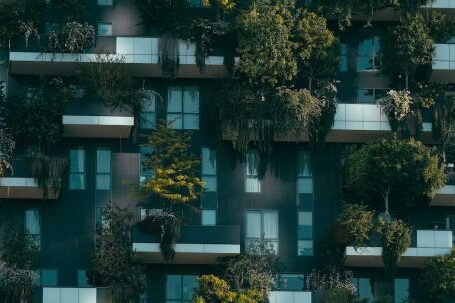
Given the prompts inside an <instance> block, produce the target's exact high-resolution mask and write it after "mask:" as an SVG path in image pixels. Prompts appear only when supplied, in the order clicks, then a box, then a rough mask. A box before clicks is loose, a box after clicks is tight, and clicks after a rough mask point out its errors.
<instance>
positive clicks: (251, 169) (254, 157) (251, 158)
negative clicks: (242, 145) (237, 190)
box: [245, 151, 261, 193]
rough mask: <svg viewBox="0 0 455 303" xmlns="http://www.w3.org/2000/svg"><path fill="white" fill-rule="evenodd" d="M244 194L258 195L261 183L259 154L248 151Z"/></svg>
mask: <svg viewBox="0 0 455 303" xmlns="http://www.w3.org/2000/svg"><path fill="white" fill-rule="evenodd" d="M245 171H246V176H245V192H247V193H260V192H261V181H260V180H259V153H258V152H256V151H248V152H247V153H246V163H245Z"/></svg>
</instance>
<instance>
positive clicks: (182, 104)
mask: <svg viewBox="0 0 455 303" xmlns="http://www.w3.org/2000/svg"><path fill="white" fill-rule="evenodd" d="M173 90H174V91H177V90H178V91H179V92H180V100H179V101H178V102H179V103H180V108H181V109H180V110H179V111H177V110H175V111H170V110H169V102H170V100H171V98H170V92H171V91H173ZM191 90H194V91H195V92H197V112H187V111H186V109H185V103H186V102H185V92H186V91H191ZM200 115H201V98H200V88H199V86H169V87H168V88H167V106H166V122H167V123H168V124H169V123H170V127H171V128H172V129H175V130H194V131H196V130H199V129H200ZM169 116H176V118H174V119H170V117H169ZM185 116H186V117H188V116H193V117H196V118H197V126H196V127H195V128H188V127H186V126H185ZM178 117H179V118H178ZM178 120H180V122H179V123H180V124H181V127H175V125H176V124H177V123H176V122H177V121H178Z"/></svg>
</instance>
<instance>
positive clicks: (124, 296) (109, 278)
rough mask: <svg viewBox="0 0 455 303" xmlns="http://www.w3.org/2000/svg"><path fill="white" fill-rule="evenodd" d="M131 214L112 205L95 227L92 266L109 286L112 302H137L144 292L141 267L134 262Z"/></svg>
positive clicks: (101, 280)
mask: <svg viewBox="0 0 455 303" xmlns="http://www.w3.org/2000/svg"><path fill="white" fill-rule="evenodd" d="M131 219H132V214H131V213H130V212H129V211H128V210H127V209H122V208H119V207H118V206H112V205H109V206H107V207H106V209H105V210H104V212H103V220H102V222H100V223H99V224H98V225H97V228H96V242H95V254H94V257H93V265H94V270H95V273H96V277H98V278H99V279H100V282H101V284H103V285H105V286H106V287H108V293H109V299H110V302H111V303H133V302H137V301H138V299H139V295H140V294H141V292H142V291H143V285H142V279H141V278H142V268H141V267H140V266H139V265H138V264H136V263H135V262H134V252H133V249H132V239H131V227H132V225H131Z"/></svg>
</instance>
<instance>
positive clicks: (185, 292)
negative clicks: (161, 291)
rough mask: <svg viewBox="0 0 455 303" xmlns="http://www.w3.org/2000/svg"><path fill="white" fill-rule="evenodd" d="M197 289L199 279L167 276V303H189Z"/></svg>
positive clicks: (189, 276)
mask: <svg viewBox="0 0 455 303" xmlns="http://www.w3.org/2000/svg"><path fill="white" fill-rule="evenodd" d="M196 288H197V277H196V276H193V275H167V280H166V303H187V302H188V303H189V302H191V300H192V299H193V296H194V292H195V290H196Z"/></svg>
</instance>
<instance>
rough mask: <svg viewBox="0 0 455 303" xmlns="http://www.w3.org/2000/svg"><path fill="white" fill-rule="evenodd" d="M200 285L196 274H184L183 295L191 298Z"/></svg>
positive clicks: (187, 298)
mask: <svg viewBox="0 0 455 303" xmlns="http://www.w3.org/2000/svg"><path fill="white" fill-rule="evenodd" d="M197 286H198V283H197V279H196V276H183V289H182V297H183V299H184V300H191V299H192V298H193V295H194V292H195V290H196V288H197Z"/></svg>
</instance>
